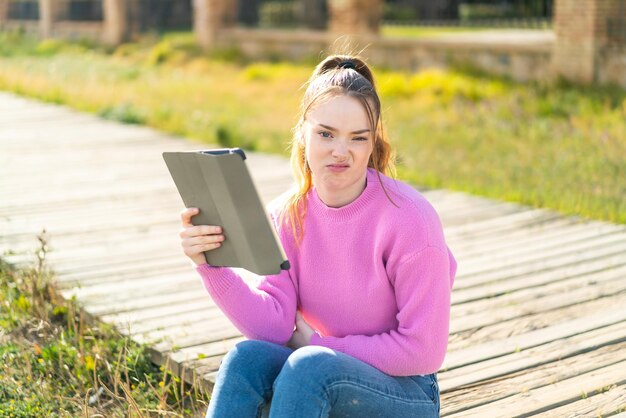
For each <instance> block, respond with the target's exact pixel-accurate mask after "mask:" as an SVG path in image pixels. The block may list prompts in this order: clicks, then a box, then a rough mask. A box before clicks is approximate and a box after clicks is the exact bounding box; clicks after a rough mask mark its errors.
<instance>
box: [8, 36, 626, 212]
mask: <svg viewBox="0 0 626 418" xmlns="http://www.w3.org/2000/svg"><path fill="white" fill-rule="evenodd" d="M11 37H12V38H11ZM313 63H314V61H312V60H308V61H307V62H305V63H286V62H280V61H276V62H249V61H247V60H246V59H245V58H243V55H242V54H241V52H240V51H238V50H237V49H229V50H220V51H215V52H213V53H212V54H211V55H206V54H203V53H202V52H201V51H199V50H198V48H197V46H196V45H195V43H194V41H193V37H192V36H191V34H188V33H175V34H169V35H166V36H164V37H163V38H152V39H144V40H141V41H140V42H138V43H135V44H126V45H122V46H121V47H119V48H117V49H114V50H106V49H104V48H101V47H97V46H93V45H88V44H86V43H79V44H73V43H66V42H60V41H45V42H44V43H39V42H37V41H35V40H32V39H28V38H26V37H24V36H23V35H19V34H0V89H3V90H8V91H12V92H16V93H19V94H22V95H25V96H29V97H34V98H38V99H42V100H46V101H50V102H54V103H63V104H67V105H69V106H71V107H74V108H76V109H80V110H85V111H89V112H94V113H97V114H100V115H101V116H103V117H107V118H111V119H115V120H120V121H123V122H127V123H142V124H146V125H149V126H152V127H155V128H157V129H161V130H163V131H167V132H171V133H174V134H178V135H183V136H187V137H189V138H192V139H194V140H196V141H199V142H203V143H212V144H221V145H222V146H241V147H243V148H246V149H250V150H260V151H266V152H272V153H278V154H282V155H286V153H287V151H286V149H287V145H288V141H289V139H290V129H291V127H292V126H293V125H294V123H295V121H296V116H297V108H298V104H299V100H300V98H301V95H302V93H303V91H302V90H300V87H301V86H302V84H303V83H304V82H305V81H306V79H307V78H308V76H309V74H310V72H311V70H312V68H313ZM374 72H375V75H376V77H377V81H378V86H379V90H380V94H381V98H382V102H383V108H384V110H383V111H384V113H383V116H384V120H385V123H386V127H387V129H388V131H389V134H390V137H391V140H392V142H393V145H394V147H395V148H396V150H397V152H398V158H399V163H400V164H399V170H398V173H399V175H400V177H401V178H403V179H407V180H410V181H412V182H414V183H415V184H417V185H420V186H423V187H428V188H448V189H452V190H460V191H466V192H469V193H473V194H477V195H482V196H487V197H491V198H496V199H503V200H508V201H514V202H520V203H522V204H528V205H532V206H537V207H545V208H551V209H554V210H557V211H560V212H561V213H563V214H572V215H581V216H584V217H589V218H596V219H602V220H608V221H613V222H618V223H626V189H625V184H626V183H625V182H624V178H626V92H625V91H624V90H623V89H620V88H617V87H611V86H609V87H602V88H599V87H577V86H573V85H569V84H567V83H564V82H559V83H556V84H554V85H547V84H542V83H527V84H522V83H516V82H513V81H511V80H508V79H506V78H497V77H489V76H486V75H484V74H480V73H477V72H475V71H471V70H464V71H462V70H450V71H438V70H428V71H423V72H420V73H416V74H409V73H406V72H398V71H390V70H388V69H385V68H376V67H375V68H374Z"/></svg>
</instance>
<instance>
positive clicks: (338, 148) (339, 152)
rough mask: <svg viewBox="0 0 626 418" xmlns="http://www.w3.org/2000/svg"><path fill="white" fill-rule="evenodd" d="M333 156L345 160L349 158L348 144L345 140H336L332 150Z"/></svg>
mask: <svg viewBox="0 0 626 418" xmlns="http://www.w3.org/2000/svg"><path fill="white" fill-rule="evenodd" d="M332 155H333V158H335V159H336V160H339V161H343V160H345V159H346V158H348V146H347V145H346V144H345V142H344V141H336V142H335V146H334V147H333V152H332Z"/></svg>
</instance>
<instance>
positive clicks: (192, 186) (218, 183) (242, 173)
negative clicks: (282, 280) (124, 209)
mask: <svg viewBox="0 0 626 418" xmlns="http://www.w3.org/2000/svg"><path fill="white" fill-rule="evenodd" d="M163 159H164V160H165V164H166V165H167V168H168V170H169V172H170V174H171V176H172V179H173V180H174V183H175V185H176V188H177V189H178V192H179V193H180V196H181V197H182V199H183V203H184V205H185V207H187V208H191V207H195V208H199V209H200V213H199V214H198V215H195V216H193V217H192V218H191V222H192V223H193V224H194V225H217V226H221V227H222V230H223V234H224V236H225V237H226V239H225V240H224V241H223V242H222V245H221V246H220V247H218V248H216V249H214V250H209V251H205V252H204V257H205V259H206V262H207V263H208V264H209V265H212V266H219V267H240V268H244V269H246V270H249V271H251V272H253V273H257V274H262V275H267V274H278V273H280V271H281V270H288V269H289V267H290V266H289V261H288V260H287V257H286V256H285V252H284V250H283V248H282V246H281V243H280V241H279V239H278V236H277V235H276V231H275V229H274V227H273V226H272V223H271V220H270V218H269V216H268V215H267V213H266V211H265V208H264V207H263V204H262V202H261V199H260V197H259V194H258V192H257V190H256V187H255V186H254V183H253V181H252V177H251V176H250V172H249V171H248V167H247V165H246V162H245V160H246V155H245V153H244V151H243V150H242V149H240V148H222V149H211V150H202V151H184V152H164V153H163Z"/></svg>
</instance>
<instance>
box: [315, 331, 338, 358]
mask: <svg viewBox="0 0 626 418" xmlns="http://www.w3.org/2000/svg"><path fill="white" fill-rule="evenodd" d="M309 345H319V346H322V347H326V348H330V349H331V350H335V351H340V352H342V353H345V344H344V343H343V341H342V339H341V338H334V337H320V335H319V334H318V333H317V332H316V333H315V334H313V336H312V337H311V341H310V342H309Z"/></svg>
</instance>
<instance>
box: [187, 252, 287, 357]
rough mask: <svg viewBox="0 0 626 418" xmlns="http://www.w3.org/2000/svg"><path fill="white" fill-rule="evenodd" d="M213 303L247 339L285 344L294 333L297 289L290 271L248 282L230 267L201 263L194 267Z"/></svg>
mask: <svg viewBox="0 0 626 418" xmlns="http://www.w3.org/2000/svg"><path fill="white" fill-rule="evenodd" d="M196 270H197V272H198V273H199V274H200V277H201V278H202V283H203V285H204V288H205V289H206V290H207V291H208V292H209V294H210V295H211V297H212V298H213V301H214V302H215V304H216V305H217V306H218V307H219V308H220V309H221V310H222V312H224V314H225V315H226V317H227V318H228V319H229V320H230V321H231V322H232V323H233V325H234V326H235V327H236V328H237V329H238V330H239V331H241V333H242V334H243V335H244V336H245V337H246V338H249V339H255V340H263V341H269V342H273V343H275V344H281V345H283V344H285V343H287V341H289V339H290V338H291V335H292V334H293V329H294V324H295V315H296V301H297V299H296V290H295V287H294V285H293V282H292V281H291V277H290V274H289V270H282V271H281V272H280V273H279V274H276V275H268V276H264V277H263V278H262V280H261V282H260V283H259V284H258V286H253V285H251V284H248V283H247V282H246V281H244V280H243V278H242V277H241V276H240V275H238V274H237V273H236V272H235V271H234V270H233V269H231V268H227V267H214V266H210V265H208V264H202V265H199V266H197V267H196Z"/></svg>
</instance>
